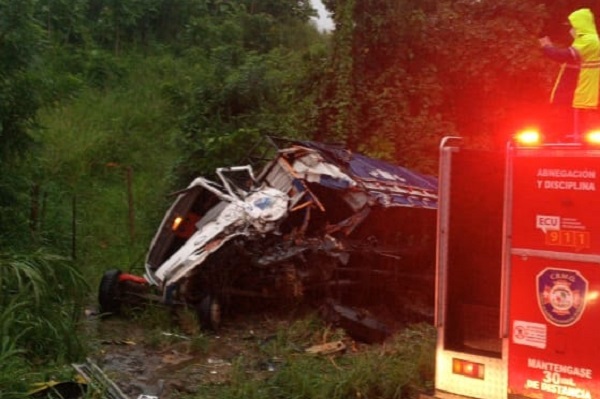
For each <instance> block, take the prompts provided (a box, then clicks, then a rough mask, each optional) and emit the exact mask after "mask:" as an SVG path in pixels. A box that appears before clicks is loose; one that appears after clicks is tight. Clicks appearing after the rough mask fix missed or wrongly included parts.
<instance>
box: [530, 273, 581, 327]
mask: <svg viewBox="0 0 600 399" xmlns="http://www.w3.org/2000/svg"><path fill="white" fill-rule="evenodd" d="M536 282H537V291H538V303H539V305H540V310H541V311H542V313H543V315H544V317H545V318H546V320H547V321H548V322H549V323H551V324H554V325H556V326H561V327H568V326H570V325H573V324H575V323H576V322H577V321H578V320H579V318H580V317H581V315H582V313H583V310H584V309H585V296H586V293H587V289H588V281H587V280H586V279H585V278H584V277H583V276H582V275H581V273H579V271H577V270H569V269H554V268H546V269H544V270H543V271H542V272H541V273H539V274H538V275H537V281H536Z"/></svg>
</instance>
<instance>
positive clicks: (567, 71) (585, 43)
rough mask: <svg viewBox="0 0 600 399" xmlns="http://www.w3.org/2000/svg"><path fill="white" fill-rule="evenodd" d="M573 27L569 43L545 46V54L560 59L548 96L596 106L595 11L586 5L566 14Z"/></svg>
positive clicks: (598, 45) (599, 51) (599, 45)
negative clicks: (556, 74)
mask: <svg viewBox="0 0 600 399" xmlns="http://www.w3.org/2000/svg"><path fill="white" fill-rule="evenodd" d="M569 23H570V24H571V27H572V28H573V30H574V36H575V38H574V40H573V43H572V44H571V46H570V47H568V48H566V49H559V48H556V47H554V46H545V47H544V48H543V51H544V54H546V55H547V56H548V57H549V58H551V59H554V60H556V61H559V62H561V63H562V65H561V68H560V72H559V74H558V78H557V79H556V83H555V84H554V88H553V90H552V94H551V97H550V100H551V102H552V103H554V104H567V105H571V106H572V107H573V108H581V109H590V108H597V107H598V99H599V92H600V40H599V39H598V33H597V32H596V24H595V22H594V15H593V14H592V12H591V11H590V10H589V9H587V8H582V9H579V10H577V11H574V12H573V13H571V14H570V15H569Z"/></svg>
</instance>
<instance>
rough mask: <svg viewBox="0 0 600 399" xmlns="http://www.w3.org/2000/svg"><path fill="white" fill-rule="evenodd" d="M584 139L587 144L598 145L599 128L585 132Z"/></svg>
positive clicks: (599, 139) (599, 142)
mask: <svg viewBox="0 0 600 399" xmlns="http://www.w3.org/2000/svg"><path fill="white" fill-rule="evenodd" d="M584 140H585V142H586V143H587V144H594V145H599V144H600V130H592V131H591V132H588V133H586V134H585V136H584Z"/></svg>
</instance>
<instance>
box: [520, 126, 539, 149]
mask: <svg viewBox="0 0 600 399" xmlns="http://www.w3.org/2000/svg"><path fill="white" fill-rule="evenodd" d="M514 140H515V142H516V143H517V144H520V145H528V146H533V145H538V144H540V143H541V141H542V136H541V134H540V132H538V131H537V130H535V129H526V130H522V131H520V132H518V133H517V134H515V137H514Z"/></svg>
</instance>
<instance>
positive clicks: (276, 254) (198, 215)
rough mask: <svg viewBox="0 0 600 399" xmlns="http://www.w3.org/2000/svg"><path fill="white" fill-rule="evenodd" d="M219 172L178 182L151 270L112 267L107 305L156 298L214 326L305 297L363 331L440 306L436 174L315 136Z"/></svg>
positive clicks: (389, 327) (370, 333)
mask: <svg viewBox="0 0 600 399" xmlns="http://www.w3.org/2000/svg"><path fill="white" fill-rule="evenodd" d="M216 175H217V177H218V179H214V180H218V181H214V180H211V179H207V178H205V177H198V178H196V179H194V180H193V181H192V182H191V183H190V184H189V185H188V187H187V188H185V189H184V190H181V191H179V192H177V193H175V194H176V199H175V201H174V202H173V204H172V205H171V207H170V208H169V209H168V211H167V212H166V214H165V216H164V218H163V220H162V222H161V224H160V227H159V228H158V231H157V232H156V234H155V236H154V238H153V239H152V241H151V244H150V248H149V251H148V253H147V256H146V262H145V272H144V274H143V276H138V275H134V274H131V273H126V272H123V271H121V270H118V269H113V270H109V271H107V272H106V273H105V274H104V276H103V277H102V280H101V282H100V287H99V294H98V295H99V303H100V310H101V311H102V312H117V311H118V310H119V309H120V307H121V306H122V305H123V304H124V303H130V302H136V301H137V302H138V303H139V302H140V300H141V301H144V300H148V299H153V300H157V301H159V302H161V303H163V304H167V305H183V306H185V307H191V308H193V309H195V310H196V311H197V314H198V317H199V320H200V323H201V325H202V327H204V328H209V329H217V328H218V327H219V325H220V323H221V319H222V315H224V314H227V313H228V312H234V311H236V310H241V309H244V308H247V307H248V306H253V305H254V306H256V304H259V303H260V304H262V305H261V306H264V304H265V303H272V304H275V303H287V302H299V301H303V302H307V303H312V304H316V305H317V306H319V308H320V309H321V310H322V311H323V313H322V314H323V315H324V316H325V317H327V318H328V319H329V320H331V321H332V322H336V323H338V324H340V325H341V327H343V328H347V329H349V330H351V331H354V332H355V333H356V335H357V336H358V338H359V339H360V338H362V339H363V340H365V341H372V340H379V339H383V338H385V337H386V336H387V335H389V334H390V333H391V332H392V331H393V330H394V326H395V325H397V324H398V323H403V322H406V321H419V320H423V319H431V318H432V316H433V297H434V274H435V273H434V270H435V225H436V212H435V211H436V208H437V181H436V179H435V178H433V177H430V176H426V175H422V174H419V173H415V172H414V171H411V170H409V169H406V168H403V167H399V166H394V165H391V164H388V163H385V162H382V161H379V160H376V159H372V158H369V157H366V156H364V155H361V154H358V153H354V152H351V151H349V150H347V149H344V148H343V147H340V146H336V145H327V144H322V143H317V142H310V141H286V146H278V147H277V151H276V152H275V155H274V156H273V158H272V159H270V161H269V162H267V163H266V164H265V166H264V167H263V168H262V169H261V171H260V173H258V174H256V173H255V171H254V168H253V167H252V166H250V165H245V166H235V167H228V168H219V169H217V171H216Z"/></svg>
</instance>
